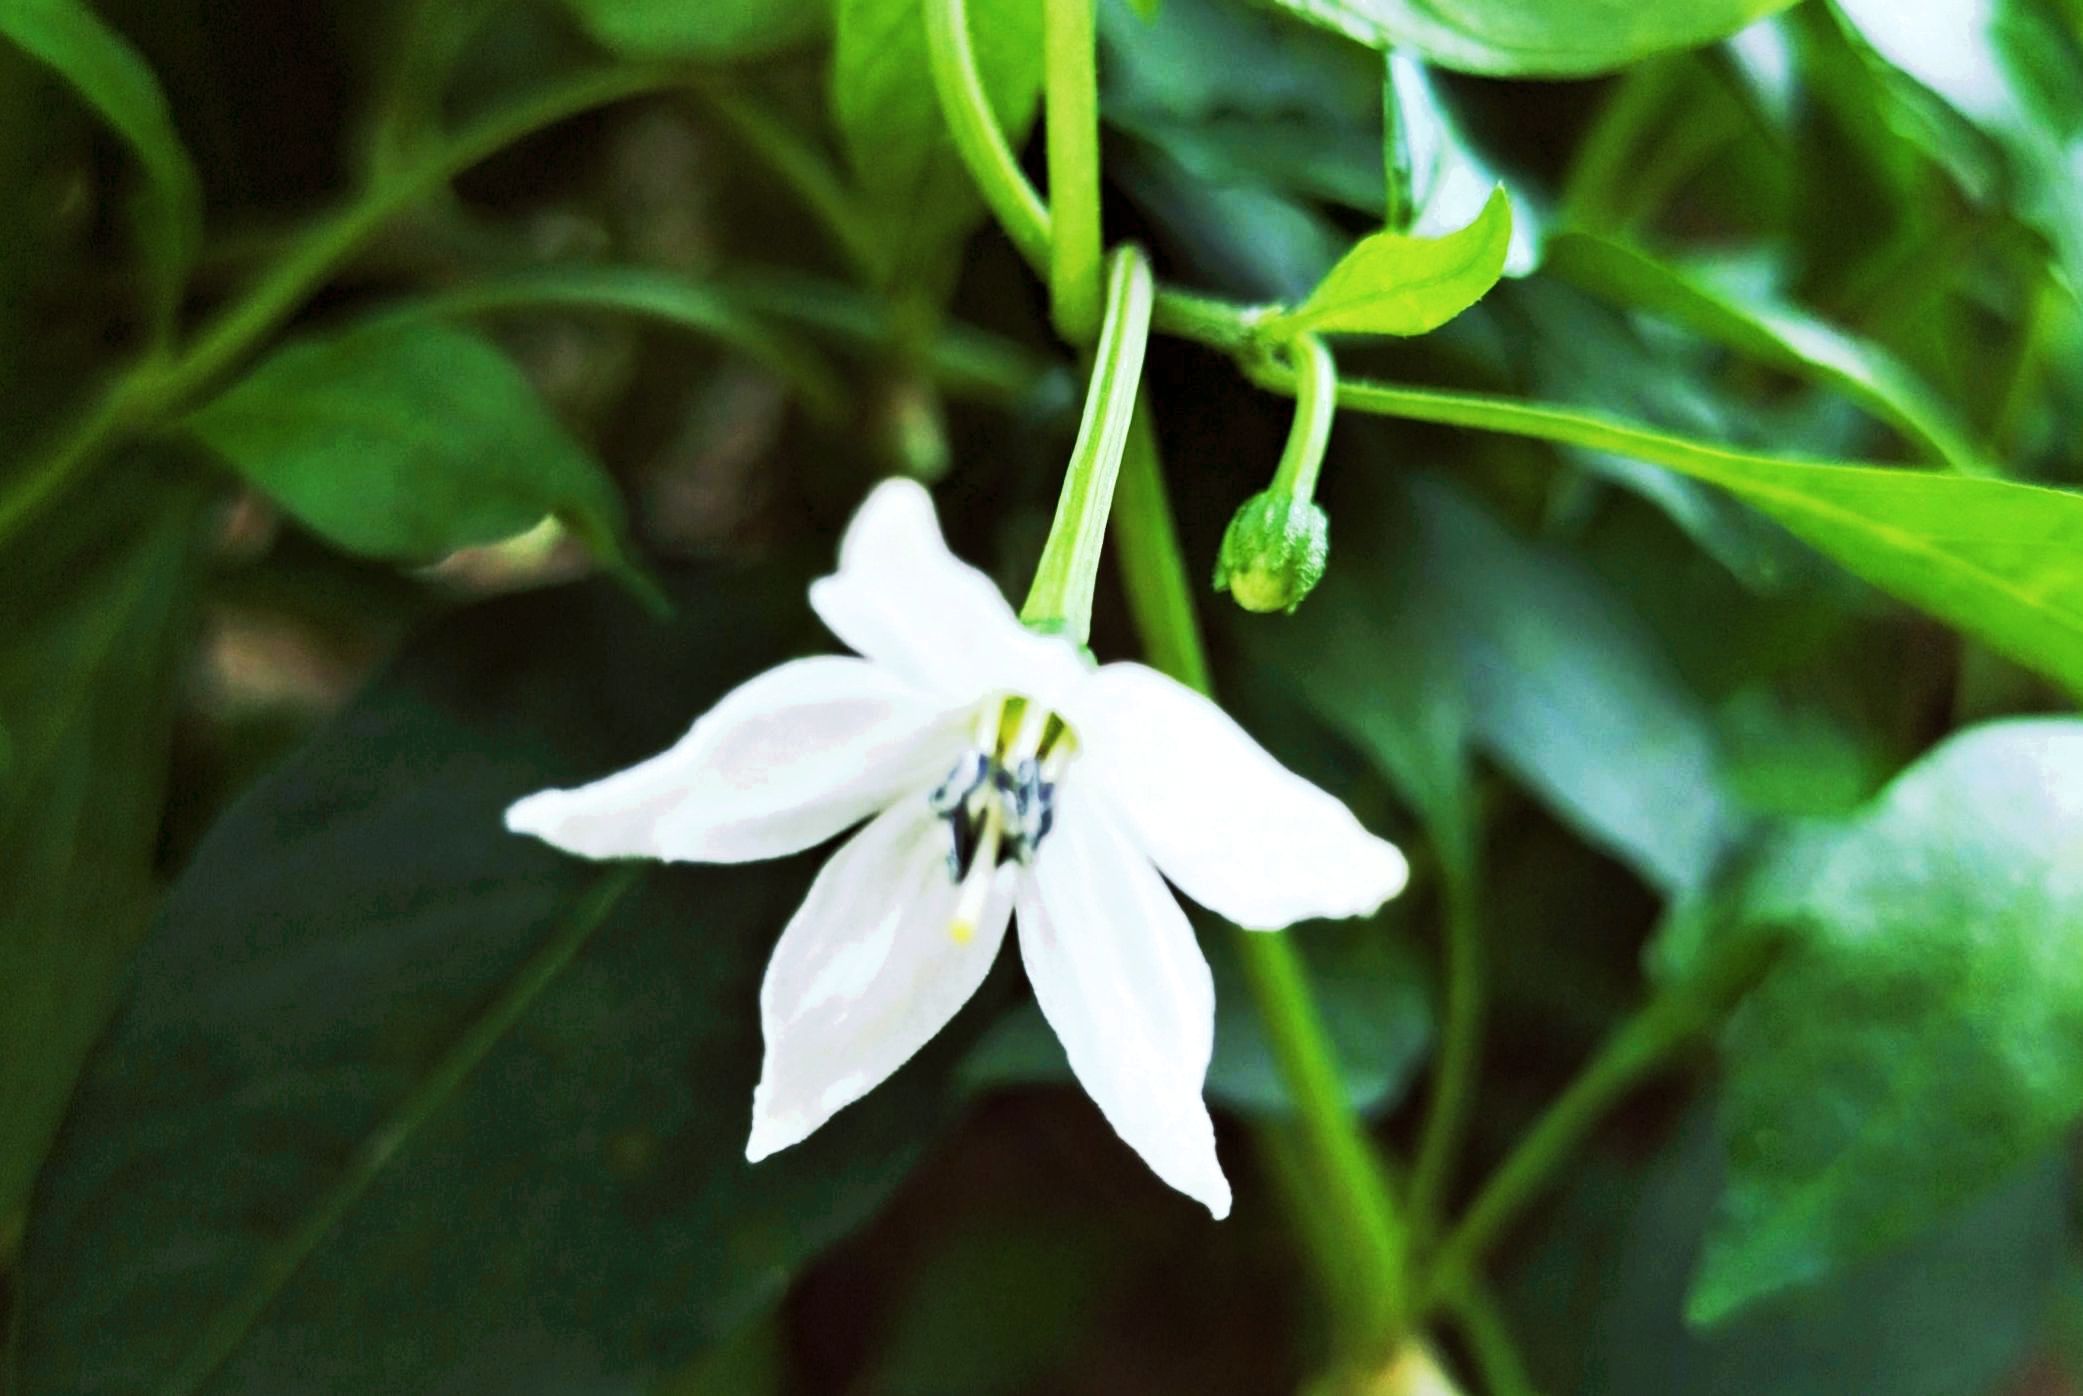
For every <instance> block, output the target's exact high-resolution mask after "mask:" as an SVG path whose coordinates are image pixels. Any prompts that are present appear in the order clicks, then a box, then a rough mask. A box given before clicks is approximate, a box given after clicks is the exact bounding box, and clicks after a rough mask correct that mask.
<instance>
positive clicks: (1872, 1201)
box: [1690, 719, 2083, 1322]
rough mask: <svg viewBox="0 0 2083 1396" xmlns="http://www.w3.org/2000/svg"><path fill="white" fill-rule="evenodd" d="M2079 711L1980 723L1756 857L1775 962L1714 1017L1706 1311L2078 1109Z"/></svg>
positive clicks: (1720, 1313) (1805, 1265) (1817, 1256)
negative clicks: (1739, 1000)
mask: <svg viewBox="0 0 2083 1396" xmlns="http://www.w3.org/2000/svg"><path fill="white" fill-rule="evenodd" d="M2079 791H2083V722H2077V721H2074V720H2068V719H2038V720H2021V721H2011V722H2004V723H1997V724H1993V725H1990V726H1986V727H1980V728H1976V729H1973V730H1972V731H1970V732H1967V733H1965V734H1963V735H1961V736H1958V737H1955V738H1953V739H1952V740H1951V741H1949V742H1947V743H1946V744H1945V745H1943V746H1941V747H1940V748H1939V749H1938V750H1936V751H1935V752H1933V753H1932V754H1931V755H1929V756H1927V757H1926V758H1925V759H1923V760H1922V761H1920V762H1918V763H1917V764H1916V765H1914V766H1912V767H1911V768H1910V769H1909V770H1908V771H1906V772H1905V773H1904V774H1903V775H1902V776H1900V777H1899V778H1897V779H1896V781H1895V782H1894V783H1893V784H1892V785H1890V786H1889V787H1888V789H1887V790H1885V791H1883V792H1882V794H1881V795H1880V797H1879V798H1878V799H1876V800H1875V801H1874V802H1873V804H1872V805H1870V806H1869V807H1868V808H1867V809H1866V810H1865V811H1864V812H1863V813H1862V814H1861V815H1860V816H1859V817H1858V818H1856V819H1854V820H1852V821H1850V822H1849V823H1848V824H1846V825H1844V826H1843V827H1842V828H1840V829H1837V830H1835V831H1831V832H1826V833H1822V834H1818V835H1817V836H1816V837H1815V838H1814V839H1812V840H1810V841H1809V842H1807V843H1806V844H1800V845H1794V846H1793V849H1792V851H1790V852H1789V853H1788V854H1787V855H1786V859H1785V862H1784V863H1783V864H1782V865H1781V866H1779V867H1776V868H1768V869H1766V870H1764V871H1763V872H1762V873H1761V874H1760V876H1759V877H1758V878H1757V879H1756V880H1755V881H1754V883H1753V889H1754V890H1753V894H1752V896H1751V897H1750V899H1749V904H1748V905H1747V906H1746V907H1745V908H1744V912H1743V918H1742V919H1743V920H1744V921H1746V922H1750V923H1760V924H1777V925H1783V926H1792V927H1795V928H1796V929H1797V932H1798V936H1797V940H1796V943H1795V945H1794V947H1793V948H1792V949H1790V950H1789V951H1788V952H1787V955H1786V957H1785V958H1784V959H1783V960H1782V961H1781V963H1780V964H1779V965H1778V966H1777V967H1776V968H1775V969H1774V970H1773V971H1772V973H1771V974H1770V975H1769V976H1768V977H1767V979H1766V981H1765V982H1764V983H1763V984H1762V985H1761V986H1760V987H1759V988H1758V989H1757V990H1756V991H1755V992H1754V993H1753V994H1752V995H1751V996H1750V998H1749V999H1748V1000H1747V1001H1746V1002H1745V1003H1744V1005H1743V1006H1742V1008H1741V1009H1740V1010H1739V1011H1738V1013H1737V1015H1736V1017H1735V1018H1734V1019H1733V1020H1732V1021H1731V1023H1730V1025H1729V1029H1728V1034H1727V1039H1726V1044H1725V1045H1726V1049H1727V1058H1728V1063H1729V1066H1728V1071H1729V1085H1728V1095H1727V1102H1726V1107H1725V1111H1724V1119H1723V1125H1724V1133H1725V1136H1726V1138H1727V1141H1728V1145H1729V1150H1730V1179H1729V1185H1728V1189H1727V1191H1726V1193H1725V1194H1724V1197H1723V1200H1722V1204H1721V1207H1720V1212H1719V1215H1718V1217H1717V1220H1716V1223H1715V1226H1714V1229H1713V1232H1712V1235H1711V1237H1710V1240H1709V1243H1708V1247H1707V1251H1706V1255H1705V1258H1704V1260H1703V1261H1702V1263H1701V1267H1700V1271H1699V1275H1698V1278H1697V1281H1696V1283H1695V1287H1694V1290H1693V1294H1692V1298H1691V1301H1690V1312H1691V1314H1692V1316H1693V1317H1694V1319H1695V1320H1697V1321H1700V1322H1714V1321H1717V1320H1719V1319H1721V1318H1723V1317H1725V1316H1727V1315H1729V1314H1732V1313H1734V1312H1736V1311H1737V1310H1739V1309H1741V1308H1743V1307H1744V1306H1746V1305H1748V1304H1750V1303H1752V1302H1754V1301H1756V1300H1758V1299H1760V1298H1763V1297H1764V1296H1767V1295H1770V1294H1775V1293H1777V1292H1779V1291H1781V1290H1785V1289H1788V1288H1792V1287H1796V1286H1803V1285H1809V1284H1814V1283H1816V1282H1817V1281H1820V1280H1822V1279H1824V1278H1826V1277H1828V1276H1830V1275H1832V1274H1834V1273H1836V1272H1837V1271H1839V1270H1841V1269H1843V1268H1845V1267H1846V1266H1848V1265H1851V1264H1853V1263H1856V1262H1857V1261H1859V1260H1861V1259H1863V1258H1864V1257H1867V1256H1870V1255H1873V1254H1875V1253H1877V1252H1879V1251H1881V1250H1884V1249H1886V1248H1888V1247H1890V1246H1893V1245H1896V1244H1898V1243H1901V1242H1904V1241H1906V1240H1908V1239H1909V1238H1911V1237H1913V1236H1917V1235H1919V1234H1921V1233H1923V1232H1925V1231H1927V1230H1929V1229H1930V1228H1932V1227H1934V1226H1937V1225H1939V1224H1940V1223H1942V1222H1943V1221H1944V1220H1945V1219H1946V1218H1948V1217H1950V1216H1952V1215H1954V1214H1955V1213H1957V1212H1958V1211H1959V1210H1960V1209H1962V1208H1963V1207H1965V1206H1966V1205H1968V1204H1969V1203H1970V1202H1972V1201H1973V1200H1974V1199H1975V1198H1977V1197H1979V1196H1982V1195H1983V1194H1985V1193H1987V1192H1988V1191H1989V1190H1990V1189H1992V1188H1994V1187H1996V1186H1997V1185H1998V1184H1999V1183H2001V1182H2002V1181H2003V1180H2004V1179H2005V1178H2007V1177H2009V1176H2011V1175H2012V1174H2013V1173H2015V1172H2016V1171H2017V1170H2018V1169H2019V1168H2020V1167H2021V1166H2023V1165H2024V1164H2026V1163H2027V1162H2028V1161H2029V1160H2031V1159H2032V1158H2034V1157H2036V1156H2038V1155H2039V1154H2041V1153H2042V1152H2044V1151H2045V1150H2046V1149H2047V1148H2049V1147H2050V1146H2051V1145H2052V1144H2053V1143H2054V1141H2055V1140H2056V1139H2057V1138H2058V1137H2059V1136H2060V1134H2061V1132H2062V1130H2064V1129H2065V1128H2067V1127H2068V1125H2069V1124H2070V1123H2071V1122H2073V1121H2074V1120H2075V1118H2076V1117H2077V1116H2078V1115H2079V1114H2083V1054H2079V1053H2078V1051H2077V1049H2076V1044H2077V1043H2078V1042H2083V879H2079V878H2078V876H2077V867H2078V863H2077V858H2076V850H2077V848H2078V847H2083V797H2079V793H2078V792H2079Z"/></svg>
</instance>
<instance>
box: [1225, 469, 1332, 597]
mask: <svg viewBox="0 0 2083 1396" xmlns="http://www.w3.org/2000/svg"><path fill="white" fill-rule="evenodd" d="M1330 553H1331V521H1330V519H1328V518H1327V517H1325V515H1324V511H1323V510H1322V509H1320V508H1318V507H1317V505H1316V503H1315V502H1314V501H1313V500H1307V499H1296V498H1295V497H1294V496H1293V495H1291V494H1287V493H1285V492H1278V491H1274V490H1263V491H1261V492H1260V493H1258V494H1255V495H1253V496H1252V497H1251V498H1249V499H1247V500H1245V501H1244V504H1243V506H1242V507H1241V508H1239V509H1238V510H1237V513H1236V516H1235V517H1234V518H1232V519H1231V520H1230V526H1229V527H1228V528H1227V529H1225V530H1223V534H1222V550H1221V552H1219V553H1218V554H1216V558H1215V589H1216V590H1217V591H1227V592H1228V593H1229V594H1230V595H1231V596H1233V597H1235V598H1236V601H1237V604H1238V605H1239V606H1242V607H1243V608H1244V609H1245V610H1247V611H1293V610H1294V609H1295V607H1297V606H1299V605H1301V604H1302V598H1303V597H1305V596H1307V595H1308V594H1309V592H1310V589H1311V588H1312V587H1314V586H1315V585H1316V584H1317V582H1318V581H1320V580H1321V579H1322V578H1323V575H1324V562H1325V560H1326V559H1327V558H1329V556H1330Z"/></svg>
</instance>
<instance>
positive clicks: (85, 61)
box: [0, 0, 202, 319]
mask: <svg viewBox="0 0 2083 1396" xmlns="http://www.w3.org/2000/svg"><path fill="white" fill-rule="evenodd" d="M0 36H4V37H6V38H7V39H10V40H12V41H13V42H14V43H15V44H17V45H19V46H20V47H21V48H22V49H23V50H24V51H25V52H27V53H28V54H29V55H30V56H31V57H33V58H35V59H36V60H37V61H39V62H41V63H43V64H45V65H47V66H48V67H49V68H50V69H51V70H52V71H53V72H56V73H57V74H59V75H60V76H61V77H63V78H64V79H65V81H66V82H67V83H69V84H71V86H72V89H73V90H74V91H75V92H77V93H78V94H79V96H80V99H81V100H82V101H84V102H86V103H87V105H88V106H90V107H92V108H93V109H94V111H95V113H96V114H97V115H98V116H100V118H101V119H102V120H103V121H105V122H107V123H108V125H109V127H110V129H112V130H114V131H115V132H116V133H117V134H119V135H121V136H122V137H123V139H124V141H126V142H127V143H128V144H129V146H130V148H131V150H132V152H134V153H135V154H136V156H137V159H138V163H139V164H140V165H142V166H143V167H144V171H145V178H146V187H145V189H144V190H143V191H142V192H141V193H140V194H139V196H138V199H137V203H136V208H135V218H136V222H137V229H138V241H139V243H140V245H141V247H142V249H143V252H144V258H145V265H146V269H147V270H146V277H145V281H146V284H147V286H148V287H150V289H151V296H152V302H153V309H154V311H155V313H156V314H158V315H159V316H160V317H161V318H162V319H164V318H167V317H170V316H171V315H172V313H173V309H174V304H175V302H176V301H177V300H178V298H179V296H180V294H181V286H182V282H183V280H184V278H185V277H186V275H187V272H188V264H189V263H190V262H192V261H193V260H194V259H195V252H196V248H197V246H198V245H199V244H200V243H201V241H202V193H201V186H200V185H199V183H198V182H197V180H196V175H195V167H194V165H193V164H192V163H191V162H190V160H189V158H188V152H187V150H186V149H185V148H184V147H183V146H182V144H181V138H180V135H179V133H177V132H176V131H175V130H174V123H173V113H172V112H171V111H170V110H169V109H168V108H167V104H166V96H165V94H164V93H162V92H161V91H160V90H159V81H158V79H157V78H155V77H153V76H152V70H151V69H150V68H148V67H146V66H145V61H144V59H142V58H140V57H139V56H138V54H137V51H136V50H135V49H133V48H131V46H130V45H129V44H128V43H126V42H124V40H123V38H122V36H121V35H119V34H117V33H116V32H115V31H114V30H112V29H110V28H108V27H107V26H106V25H104V24H103V23H102V22H101V21H100V20H99V19H97V18H96V17H95V15H94V12H93V11H91V10H89V9H88V8H87V7H86V6H85V5H84V4H81V3H79V0H8V3H6V4H0Z"/></svg>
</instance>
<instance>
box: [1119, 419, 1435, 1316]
mask: <svg viewBox="0 0 2083 1396" xmlns="http://www.w3.org/2000/svg"><path fill="white" fill-rule="evenodd" d="M1114 539H1115V544H1116V547H1117V548H1118V550H1119V553H1120V557H1121V569H1122V575H1123V578H1124V581H1125V583H1126V586H1127V591H1128V600H1129V609H1130V611H1131V612H1132V613H1133V615H1134V618H1135V623H1136V628H1137V630H1138V631H1139V632H1140V633H1141V635H1142V637H1143V642H1144V647H1145V649H1146V651H1147V653H1148V655H1149V658H1150V660H1151V662H1152V663H1153V664H1155V665H1156V666H1157V667H1158V668H1160V669H1162V670H1163V671H1164V672H1166V673H1168V674H1170V675H1171V676H1172V677H1173V678H1175V679H1178V680H1179V681H1180V682H1181V683H1184V684H1186V685H1187V686H1189V687H1191V688H1194V689H1196V690H1198V691H1200V692H1202V693H1208V692H1210V685H1209V681H1208V661H1207V654H1206V651H1205V649H1204V648H1203V646H1202V644H1201V635H1200V625H1199V621H1198V620H1197V619H1196V616H1195V613H1194V609H1193V591H1192V586H1191V584H1190V583H1189V581H1188V580H1187V575H1188V574H1187V571H1186V562H1185V558H1184V555H1183V554H1182V553H1181V551H1180V547H1179V536H1178V532H1177V530H1176V529H1175V527H1174V526H1173V523H1172V513H1171V508H1170V505H1169V503H1168V501H1167V500H1166V498H1165V489H1164V477H1163V470H1162V467H1161V465H1160V464H1159V461H1158V455H1157V440H1156V435H1155V433H1154V432H1153V431H1152V430H1151V429H1150V425H1149V421H1148V419H1147V414H1141V413H1139V414H1138V415H1137V417H1136V423H1135V426H1134V428H1133V430H1132V431H1131V432H1130V434H1129V440H1128V450H1127V458H1126V459H1125V460H1124V461H1123V463H1122V477H1121V508H1119V509H1118V510H1116V512H1115V515H1114ZM1237 935H1238V950H1239V954H1240V955H1241V957H1242V960H1243V964H1244V971H1245V976H1246V978H1247V980H1248V981H1249V983H1250V986H1251V992H1252V997H1253V999H1254V1000H1255V1001H1256V1003H1257V1004H1258V1010H1259V1015H1260V1017H1261V1019H1262V1020H1263V1021H1264V1023H1265V1027H1266V1034H1267V1037H1268V1039H1269V1041H1270V1042H1271V1044H1272V1048H1273V1055H1274V1061H1275V1063H1276V1064H1277V1065H1278V1067H1279V1069H1280V1075H1281V1079H1282V1081H1283V1082H1284V1083H1285V1084H1286V1086H1287V1089H1288V1093H1289V1094H1290V1095H1291V1096H1292V1097H1293V1099H1294V1103H1295V1110H1296V1115H1297V1120H1296V1137H1297V1139H1299V1140H1300V1141H1301V1142H1302V1143H1303V1144H1304V1145H1305V1146H1306V1150H1307V1153H1308V1156H1309V1158H1310V1161H1311V1162H1312V1164H1313V1166H1314V1168H1315V1170H1316V1172H1317V1174H1318V1176H1319V1179H1320V1184H1321V1186H1322V1187H1323V1189H1324V1195H1323V1197H1322V1198H1321V1199H1319V1201H1318V1205H1319V1206H1321V1207H1322V1208H1323V1209H1324V1211H1325V1212H1326V1213H1327V1214H1328V1216H1329V1217H1330V1218H1331V1226H1332V1231H1333V1234H1336V1235H1338V1236H1340V1237H1341V1238H1342V1240H1341V1244H1342V1246H1343V1248H1344V1260H1345V1264H1346V1265H1347V1266H1348V1267H1349V1268H1350V1271H1351V1274H1350V1278H1349V1283H1347V1284H1341V1285H1338V1286H1336V1287H1331V1288H1327V1297H1329V1298H1332V1299H1333V1300H1339V1299H1341V1298H1343V1300H1344V1302H1346V1303H1348V1304H1350V1305H1351V1306H1352V1312H1351V1313H1350V1314H1347V1315H1341V1319H1342V1322H1341V1325H1340V1326H1341V1328H1342V1329H1343V1330H1345V1331H1349V1332H1353V1333H1355V1334H1356V1335H1357V1336H1356V1338H1355V1341H1356V1342H1359V1343H1361V1344H1364V1345H1366V1346H1368V1347H1371V1348H1374V1349H1376V1354H1375V1355H1378V1354H1379V1353H1385V1352H1388V1351H1390V1350H1391V1349H1392V1348H1393V1345H1394V1342H1395V1339H1396V1336H1397V1334H1398V1333H1399V1332H1400V1331H1401V1329H1402V1327H1403V1324H1404V1321H1405V1319H1406V1317H1407V1311H1408V1295H1407V1294H1406V1292H1405V1286H1406V1276H1405V1259H1406V1255H1407V1250H1408V1246H1407V1237H1406V1234H1405V1230H1404V1223H1403V1217H1402V1214H1401V1212H1400V1211H1399V1209H1398V1208H1397V1206H1396V1202H1395V1198H1394V1197H1393V1196H1392V1195H1391V1193H1390V1191H1389V1188H1388V1183H1387V1180H1386V1179H1385V1178H1384V1177H1383V1174H1382V1169H1381V1165H1380V1162H1379V1160H1378V1159H1377V1158H1376V1156H1375V1153H1374V1149H1373V1146H1372V1145H1371V1144H1370V1143H1369V1142H1368V1139H1367V1136H1366V1132H1365V1130H1364V1129H1363V1128H1362V1126H1361V1124H1360V1121H1359V1119H1358V1118H1357V1117H1356V1116H1355V1115H1354V1114H1353V1111H1352V1108H1351V1106H1350V1104H1349V1103H1348V1102H1347V1100H1346V1097H1345V1090H1344V1085H1343V1082H1342V1081H1341V1079H1340V1077H1339V1074H1338V1067H1337V1057H1336V1053H1335V1051H1334V1049H1333V1048H1332V1046H1331V1041H1330V1036H1329V1033H1328V1032H1327V1030H1326V1029H1325V1027H1324V1022H1323V1018H1322V1016H1321V1015H1320V1014H1319V1013H1318V1012H1317V1007H1316V1002H1315V1000H1314V998H1313V997H1312V996H1311V994H1310V990H1309V985H1308V981H1307V979H1306V977H1305V976H1304V975H1303V972H1302V967H1301V962H1300V960H1299V958H1298V957H1297V956H1296V953H1295V948H1294V944H1293V942H1292V941H1290V940H1289V939H1288V938H1287V937H1286V936H1284V935H1280V934H1277V933H1274V934H1268V933H1265V932H1256V931H1240V932H1238V933H1237Z"/></svg>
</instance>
